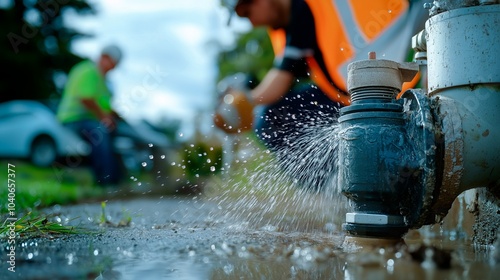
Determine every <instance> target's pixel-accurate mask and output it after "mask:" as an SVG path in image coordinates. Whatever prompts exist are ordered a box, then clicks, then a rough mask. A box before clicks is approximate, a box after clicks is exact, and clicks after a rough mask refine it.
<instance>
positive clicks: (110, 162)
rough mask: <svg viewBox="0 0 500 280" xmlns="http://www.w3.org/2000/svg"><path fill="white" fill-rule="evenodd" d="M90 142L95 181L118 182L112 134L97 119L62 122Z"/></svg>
mask: <svg viewBox="0 0 500 280" xmlns="http://www.w3.org/2000/svg"><path fill="white" fill-rule="evenodd" d="M64 125H65V126H66V127H68V128H70V129H71V130H73V131H74V132H76V133H77V134H78V135H80V136H81V137H82V138H83V139H84V140H85V141H87V143H89V144H90V146H91V148H92V151H91V152H90V162H91V166H92V171H93V173H94V176H95V179H96V183H97V184H99V185H102V186H108V185H115V184H118V183H119V181H120V179H121V176H120V166H119V161H118V159H117V158H116V155H115V153H114V148H113V135H112V132H109V131H108V129H107V128H105V127H104V126H103V125H102V124H101V123H100V122H99V121H96V120H82V121H76V122H70V123H66V124H64Z"/></svg>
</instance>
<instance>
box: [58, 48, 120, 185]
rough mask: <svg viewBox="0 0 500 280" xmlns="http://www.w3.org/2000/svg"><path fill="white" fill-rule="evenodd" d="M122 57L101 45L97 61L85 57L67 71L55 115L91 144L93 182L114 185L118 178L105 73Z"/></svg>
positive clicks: (118, 170)
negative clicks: (66, 78)
mask: <svg viewBox="0 0 500 280" xmlns="http://www.w3.org/2000/svg"><path fill="white" fill-rule="evenodd" d="M121 58H122V51H121V50H120V48H118V47H117V46H114V45H110V46H107V47H105V48H103V49H102V52H101V54H100V56H99V59H98V60H97V62H94V61H91V60H84V61H82V62H80V63H78V64H76V65H75V66H74V67H73V68H72V69H71V71H70V72H69V75H68V80H67V83H66V85H65V88H64V91H63V95H62V99H61V103H60V105H59V108H58V112H57V117H58V119H59V121H60V122H61V123H62V124H63V125H65V126H66V127H68V128H70V129H72V130H73V131H75V132H76V133H77V134H78V135H80V136H81V137H82V138H83V139H85V140H86V141H87V142H88V143H89V144H90V146H91V148H92V151H91V153H90V164H91V167H92V171H93V173H94V176H95V180H96V183H97V184H98V185H101V186H115V185H116V184H118V183H119V181H120V179H121V174H120V173H121V172H120V165H119V161H118V159H117V157H116V155H115V153H114V150H113V133H114V131H115V129H116V121H117V116H116V114H115V113H114V112H113V110H112V108H111V92H110V90H109V88H108V86H107V84H106V74H107V73H108V72H109V71H111V70H113V69H114V68H115V67H116V66H117V65H118V63H119V62H120V60H121Z"/></svg>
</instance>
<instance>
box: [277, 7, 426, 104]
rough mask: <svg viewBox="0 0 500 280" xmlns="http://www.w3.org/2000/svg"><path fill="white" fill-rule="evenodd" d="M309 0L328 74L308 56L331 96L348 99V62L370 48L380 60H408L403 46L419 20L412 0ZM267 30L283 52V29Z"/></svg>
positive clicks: (312, 69) (343, 101)
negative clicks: (411, 2)
mask: <svg viewBox="0 0 500 280" xmlns="http://www.w3.org/2000/svg"><path fill="white" fill-rule="evenodd" d="M305 1H306V3H307V4H308V6H309V8H310V9H311V12H312V14H313V17H314V23H315V27H316V39H317V41H318V46H319V49H320V50H321V52H322V54H323V59H324V62H325V65H326V68H327V69H326V70H327V73H324V71H323V70H322V69H321V67H319V65H318V63H317V62H316V60H315V59H314V58H313V57H312V56H310V57H307V58H306V60H307V63H308V66H309V68H310V72H311V77H312V79H313V81H314V82H315V83H316V84H317V85H318V86H319V87H320V89H321V90H322V91H323V92H324V93H325V94H326V95H327V96H328V97H329V98H330V99H332V100H333V101H337V102H340V103H341V104H343V105H349V104H350V96H349V95H348V94H347V88H346V80H347V65H348V64H349V63H351V62H353V61H357V60H363V59H367V58H368V52H370V51H375V52H377V58H379V59H388V60H394V61H404V60H406V56H407V55H408V48H405V47H402V46H409V44H410V41H411V37H412V36H413V35H414V34H413V32H414V26H415V25H416V24H418V23H419V22H420V21H419V19H418V18H417V17H418V16H419V15H417V14H418V13H415V12H414V11H411V9H410V4H409V3H408V0H370V1H367V0H305ZM413 10H415V9H413ZM269 34H270V38H271V42H272V45H273V49H274V52H275V54H276V55H277V56H278V55H280V54H283V52H284V49H285V44H286V39H285V32H284V31H283V30H272V31H270V33H269ZM327 77H330V79H331V80H332V81H333V84H334V85H332V83H331V82H330V80H329V79H328V78H327ZM418 80H419V75H417V77H415V79H413V80H412V81H411V82H408V83H405V84H404V85H403V90H402V92H404V91H405V90H406V89H408V88H411V87H414V86H415V85H416V84H417V82H418Z"/></svg>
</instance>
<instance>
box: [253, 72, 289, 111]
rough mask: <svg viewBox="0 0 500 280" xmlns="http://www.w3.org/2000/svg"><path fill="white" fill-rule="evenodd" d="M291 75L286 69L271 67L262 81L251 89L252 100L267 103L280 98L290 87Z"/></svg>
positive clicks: (256, 102)
mask: <svg viewBox="0 0 500 280" xmlns="http://www.w3.org/2000/svg"><path fill="white" fill-rule="evenodd" d="M293 77H294V76H293V74H292V73H290V72H288V71H284V70H280V69H275V68H273V69H271V70H270V71H269V72H268V73H267V74H266V76H265V77H264V79H263V80H262V82H261V83H260V84H259V85H258V86H257V87H256V88H255V89H253V90H252V102H253V103H254V104H263V105H267V104H272V103H274V102H276V101H278V100H280V99H281V98H282V97H283V96H284V95H285V94H286V93H287V92H288V90H289V89H290V87H291V85H292V83H293Z"/></svg>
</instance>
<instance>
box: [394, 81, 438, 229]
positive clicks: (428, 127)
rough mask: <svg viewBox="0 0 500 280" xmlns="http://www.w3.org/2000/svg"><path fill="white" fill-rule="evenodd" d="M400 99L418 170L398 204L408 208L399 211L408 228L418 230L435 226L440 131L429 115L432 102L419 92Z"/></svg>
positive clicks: (409, 93) (432, 117)
mask: <svg viewBox="0 0 500 280" xmlns="http://www.w3.org/2000/svg"><path fill="white" fill-rule="evenodd" d="M401 99H402V100H403V102H404V105H403V107H404V109H403V112H404V118H405V120H406V131H407V136H408V141H410V143H411V145H412V146H413V152H414V155H413V157H414V158H415V159H416V160H418V168H417V169H416V170H412V171H411V172H413V174H408V176H411V177H412V180H411V181H413V182H414V183H413V184H409V185H408V189H407V190H406V195H405V196H404V197H402V199H403V200H404V201H403V203H401V205H408V207H409V208H408V209H402V211H403V213H402V214H403V215H404V216H405V218H406V222H407V224H408V226H409V227H410V228H418V227H421V226H423V225H425V224H430V223H434V216H433V215H432V214H431V213H430V212H431V211H430V209H431V206H432V205H433V203H434V199H435V197H436V192H437V190H438V189H439V188H438V187H437V186H436V182H440V181H441V180H440V174H439V172H437V166H438V165H440V164H441V163H439V162H438V160H437V159H439V158H442V157H441V156H440V153H442V147H441V146H442V144H443V141H442V140H441V139H442V137H441V135H442V134H441V131H440V130H439V129H438V128H437V127H436V121H435V116H434V115H433V114H432V109H433V108H434V107H435V105H434V103H433V102H432V100H431V99H430V98H428V97H427V96H426V95H425V93H424V91H423V90H421V89H412V90H408V91H406V92H405V93H404V94H403V95H402V97H401Z"/></svg>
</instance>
